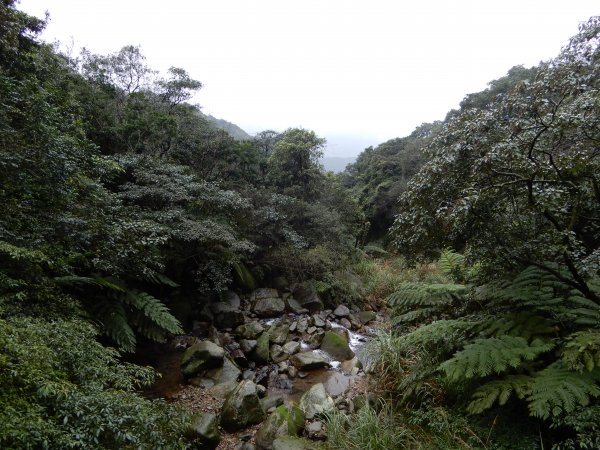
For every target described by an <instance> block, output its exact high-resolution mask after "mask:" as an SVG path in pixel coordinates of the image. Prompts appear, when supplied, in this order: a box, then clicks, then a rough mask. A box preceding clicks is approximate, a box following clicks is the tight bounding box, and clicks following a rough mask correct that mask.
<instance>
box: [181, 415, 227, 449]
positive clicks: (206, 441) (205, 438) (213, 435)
mask: <svg viewBox="0 0 600 450" xmlns="http://www.w3.org/2000/svg"><path fill="white" fill-rule="evenodd" d="M188 434H189V438H190V440H196V441H199V443H200V444H202V448H206V449H211V450H212V449H214V448H216V447H217V445H219V441H220V440H221V435H220V433H219V421H218V420H217V416H216V415H215V414H212V413H207V412H206V413H201V414H197V415H194V416H193V417H192V424H191V425H190V430H189V433H188Z"/></svg>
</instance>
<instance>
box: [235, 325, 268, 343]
mask: <svg viewBox="0 0 600 450" xmlns="http://www.w3.org/2000/svg"><path fill="white" fill-rule="evenodd" d="M263 331H265V329H264V327H263V326H262V325H261V324H260V323H259V322H258V321H256V320H254V321H252V322H248V323H246V324H244V325H240V326H239V327H237V328H236V329H235V332H236V333H237V334H239V335H240V336H241V337H243V338H244V339H256V338H257V337H258V336H260V334H261V333H262V332H263Z"/></svg>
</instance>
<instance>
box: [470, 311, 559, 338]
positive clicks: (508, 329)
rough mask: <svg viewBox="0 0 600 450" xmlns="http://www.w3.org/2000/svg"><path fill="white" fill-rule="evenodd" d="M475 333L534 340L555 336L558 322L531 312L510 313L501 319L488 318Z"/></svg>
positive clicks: (495, 317) (476, 328)
mask: <svg viewBox="0 0 600 450" xmlns="http://www.w3.org/2000/svg"><path fill="white" fill-rule="evenodd" d="M474 331H477V332H478V333H480V334H482V335H484V336H489V337H491V336H503V335H509V336H517V337H523V338H525V339H528V340H530V339H534V338H542V337H548V336H553V335H555V334H556V332H557V325H556V321H555V320H552V319H549V318H547V317H543V316H540V315H537V314H535V313H532V312H529V311H522V312H517V313H509V314H506V315H504V316H501V317H497V316H488V317H487V318H485V319H483V320H482V321H481V323H480V324H479V325H477V326H476V327H475V328H474Z"/></svg>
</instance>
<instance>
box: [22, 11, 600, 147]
mask: <svg viewBox="0 0 600 450" xmlns="http://www.w3.org/2000/svg"><path fill="white" fill-rule="evenodd" d="M20 9H22V10H24V11H27V12H29V13H31V14H34V15H37V16H43V14H44V12H45V11H46V10H47V11H48V12H49V13H50V23H49V25H48V27H47V30H46V31H45V32H44V34H43V38H44V39H46V40H47V41H54V40H59V41H61V42H62V43H63V46H64V45H66V46H70V47H72V48H73V49H74V51H75V52H77V51H78V50H79V48H80V47H87V48H88V49H90V50H91V51H92V52H94V53H100V54H106V53H111V52H115V51H118V50H119V49H120V48H121V47H123V46H124V45H128V44H133V45H141V47H142V51H143V53H144V54H145V55H146V56H147V59H148V64H149V65H150V66H151V67H154V68H156V69H159V70H161V71H163V72H164V71H166V69H167V68H169V67H170V66H177V67H183V68H184V69H186V70H187V71H188V72H189V73H190V75H191V76H192V77H193V78H195V79H198V80H200V81H202V83H203V84H204V88H203V89H202V90H201V91H200V92H199V93H198V94H197V95H196V97H195V98H194V102H196V103H198V104H200V105H201V106H202V108H203V111H204V112H205V113H207V114H211V115H213V116H215V117H219V118H223V119H225V120H228V121H230V122H233V123H235V124H237V125H239V126H240V127H242V128H243V129H244V130H246V131H247V132H249V133H255V132H258V131H261V130H264V129H275V130H278V131H282V130H284V129H286V128H288V127H295V126H301V127H305V128H309V129H313V130H315V131H316V132H317V133H318V134H319V135H320V136H323V137H326V138H327V139H328V142H329V145H328V149H327V155H329V156H353V155H356V154H358V153H359V152H360V151H361V150H363V149H364V148H365V147H366V146H368V145H376V144H378V143H380V142H383V141H385V140H387V139H390V138H394V137H399V136H405V135H407V134H409V133H410V132H411V131H412V130H413V129H414V128H415V127H416V126H418V125H419V124H421V123H423V122H431V121H434V120H438V119H443V118H444V116H445V115H446V113H447V112H448V111H449V110H450V109H452V108H456V107H457V106H458V104H459V102H460V101H461V100H462V98H463V97H464V96H465V95H466V94H467V93H471V92H477V91H480V90H482V89H484V88H485V87H486V84H487V83H488V82H489V81H491V80H493V79H496V78H499V77H501V76H502V75H504V74H505V73H506V72H507V70H508V69H510V68H511V67H512V66H514V65H517V64H523V65H525V66H531V65H535V64H537V63H538V62H539V61H541V60H546V59H549V58H551V57H554V56H556V55H557V54H558V52H559V50H560V48H561V46H562V45H564V44H566V43H567V41H568V39H569V37H570V36H572V35H574V34H575V33H576V32H577V27H578V24H579V23H580V22H583V21H586V20H587V19H588V18H589V17H590V16H592V15H596V14H598V12H599V11H598V10H599V8H598V2H597V1H587V0H585V1H584V0H581V1H570V2H569V3H568V4H567V2H565V1H546V2H533V1H529V2H528V1H524V0H520V1H515V0H509V1H502V2H499V1H496V2H483V1H431V0H430V1H420V2H399V1H369V2H366V1H362V2H360V1H350V0H343V1H342V0H328V1H324V0H320V1H316V0H305V1H302V2H291V1H283V0H261V1H248V0H246V1H244V0H220V1H182V0H173V1H170V2H164V1H163V2H156V1H132V0H129V1H123V0H121V1H116V0H102V1H95V0H94V1H81V0H54V1H52V2H49V1H40V0H23V1H21V5H20Z"/></svg>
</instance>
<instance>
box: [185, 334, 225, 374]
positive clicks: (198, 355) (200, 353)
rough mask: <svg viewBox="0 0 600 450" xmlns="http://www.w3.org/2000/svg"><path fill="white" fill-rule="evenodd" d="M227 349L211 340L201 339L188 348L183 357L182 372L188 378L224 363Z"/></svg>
mask: <svg viewBox="0 0 600 450" xmlns="http://www.w3.org/2000/svg"><path fill="white" fill-rule="evenodd" d="M224 357H225V350H223V349H222V348H221V347H219V346H218V345H217V344H214V343H212V342H210V341H201V342H198V343H197V344H194V345H192V346H191V347H190V348H188V349H187V350H186V351H185V352H184V353H183V357H182V358H181V372H182V373H183V375H184V376H185V377H186V378H190V377H193V376H194V375H196V374H198V373H200V372H202V371H204V370H207V369H212V368H215V367H220V366H222V365H223V358H224Z"/></svg>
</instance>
